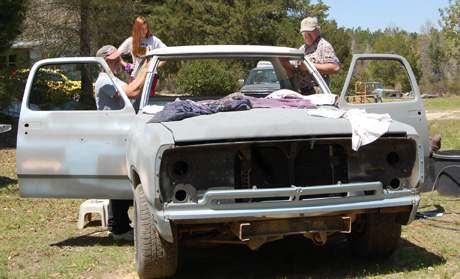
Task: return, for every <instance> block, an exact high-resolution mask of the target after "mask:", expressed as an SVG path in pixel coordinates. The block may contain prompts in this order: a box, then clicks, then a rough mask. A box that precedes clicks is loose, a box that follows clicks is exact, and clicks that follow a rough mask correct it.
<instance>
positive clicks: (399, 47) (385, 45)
mask: <svg viewBox="0 0 460 279" xmlns="http://www.w3.org/2000/svg"><path fill="white" fill-rule="evenodd" d="M385 33H387V34H392V35H384V36H381V37H380V38H379V39H378V40H377V41H376V42H375V44H374V46H373V50H372V52H373V53H388V54H398V55H401V56H403V57H404V58H406V59H407V61H408V62H409V64H410V65H411V68H412V70H413V72H414V75H415V77H416V78H417V80H420V78H421V77H422V72H421V71H420V68H419V66H418V61H419V58H420V56H419V54H418V53H417V49H416V38H414V37H413V36H414V35H413V34H407V32H405V31H399V30H386V31H385ZM387 72H388V73H389V71H387ZM382 78H383V79H384V80H388V81H390V82H391V80H394V77H392V76H387V77H382Z"/></svg>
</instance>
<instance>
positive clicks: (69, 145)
mask: <svg viewBox="0 0 460 279" xmlns="http://www.w3.org/2000/svg"><path fill="white" fill-rule="evenodd" d="M83 65H85V66H86V67H82V66H83ZM101 66H102V67H104V68H106V69H107V70H108V68H107V64H106V63H105V62H104V60H103V59H99V58H67V59H66V58H59V59H48V60H43V61H39V62H37V63H36V64H35V65H34V67H33V68H32V69H31V70H30V75H29V78H28V80H27V84H26V88H25V93H24V97H23V102H22V107H21V114H20V120H19V128H18V142H17V173H18V180H19V190H20V194H21V196H23V197H53V198H58V197H60V198H120V199H129V198H132V196H133V195H132V189H131V186H130V182H129V180H128V176H127V170H126V153H125V151H126V139H127V133H128V129H129V127H130V125H131V122H132V120H133V117H134V115H135V113H134V109H133V107H132V105H131V103H130V102H129V100H128V98H127V97H126V96H125V95H124V93H122V89H121V88H118V89H119V92H121V94H122V95H123V101H124V103H125V106H124V108H123V109H121V110H113V111H97V110H96V107H95V99H94V82H95V80H96V78H97V75H98V74H99V71H100V68H101ZM82 68H86V70H81V69H82ZM57 69H59V72H60V73H61V74H64V76H66V77H68V80H65V81H63V82H61V81H60V83H58V82H55V81H53V80H52V79H51V78H50V77H49V76H46V75H43V72H44V71H48V72H52V71H53V70H57ZM55 72H56V71H55ZM84 75H86V78H81V77H82V76H84ZM88 77H89V78H88ZM85 83H86V84H85ZM88 83H89V84H88ZM88 85H89V86H88ZM85 88H86V89H85Z"/></svg>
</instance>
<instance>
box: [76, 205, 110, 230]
mask: <svg viewBox="0 0 460 279" xmlns="http://www.w3.org/2000/svg"><path fill="white" fill-rule="evenodd" d="M108 208H109V200H86V201H84V202H83V203H82V204H80V214H79V216H78V228H79V229H83V227H84V226H85V223H86V222H85V221H88V222H89V221H91V214H92V213H98V214H99V215H101V223H102V226H103V227H107V219H108V218H109V213H108Z"/></svg>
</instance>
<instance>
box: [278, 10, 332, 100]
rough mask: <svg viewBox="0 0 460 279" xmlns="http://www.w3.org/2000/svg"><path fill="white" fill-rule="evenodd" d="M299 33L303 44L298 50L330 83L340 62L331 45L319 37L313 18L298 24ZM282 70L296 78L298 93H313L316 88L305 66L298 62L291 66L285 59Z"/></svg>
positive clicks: (316, 23) (316, 24)
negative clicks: (331, 76)
mask: <svg viewBox="0 0 460 279" xmlns="http://www.w3.org/2000/svg"><path fill="white" fill-rule="evenodd" d="M300 33H301V34H302V36H303V39H304V41H305V44H303V45H302V46H301V47H300V48H299V49H300V51H302V52H303V53H305V55H306V56H307V57H308V59H310V61H311V62H313V64H314V65H315V67H316V69H317V70H318V72H320V73H321V75H322V76H323V78H324V80H325V81H326V83H327V84H329V82H330V75H331V74H337V73H338V72H339V71H340V60H339V58H337V56H336V55H335V51H334V48H333V47H332V45H331V44H330V43H329V42H328V41H326V40H325V39H323V38H322V37H321V32H320V26H319V25H318V22H317V20H316V19H315V18H312V17H307V18H304V19H303V20H302V22H301V24H300ZM282 63H283V66H284V68H285V69H286V70H287V71H288V72H289V73H290V74H292V75H294V76H295V78H296V83H297V87H298V88H299V90H300V93H302V94H305V95H310V94H314V93H315V89H314V87H316V86H317V84H316V82H315V80H314V79H313V77H312V76H311V75H310V73H309V72H308V70H307V69H306V67H305V65H303V64H302V63H300V61H294V62H293V63H292V64H291V63H289V61H288V60H287V59H283V60H282Z"/></svg>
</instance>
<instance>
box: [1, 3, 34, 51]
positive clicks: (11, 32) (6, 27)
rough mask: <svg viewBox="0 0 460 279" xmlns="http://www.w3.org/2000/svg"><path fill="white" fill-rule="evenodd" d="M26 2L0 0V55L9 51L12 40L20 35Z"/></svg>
mask: <svg viewBox="0 0 460 279" xmlns="http://www.w3.org/2000/svg"><path fill="white" fill-rule="evenodd" d="M27 2H28V0H2V1H1V2H0V53H3V52H4V51H6V50H7V49H9V48H10V47H11V44H12V42H13V41H14V39H16V37H17V36H18V35H19V34H21V31H22V28H21V25H22V22H23V21H24V19H25V17H26V11H27Z"/></svg>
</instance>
